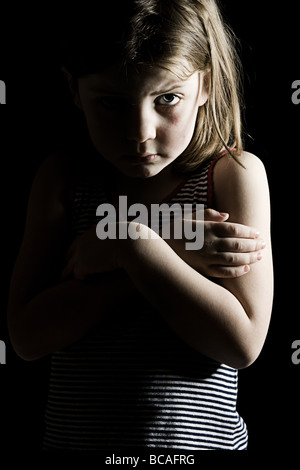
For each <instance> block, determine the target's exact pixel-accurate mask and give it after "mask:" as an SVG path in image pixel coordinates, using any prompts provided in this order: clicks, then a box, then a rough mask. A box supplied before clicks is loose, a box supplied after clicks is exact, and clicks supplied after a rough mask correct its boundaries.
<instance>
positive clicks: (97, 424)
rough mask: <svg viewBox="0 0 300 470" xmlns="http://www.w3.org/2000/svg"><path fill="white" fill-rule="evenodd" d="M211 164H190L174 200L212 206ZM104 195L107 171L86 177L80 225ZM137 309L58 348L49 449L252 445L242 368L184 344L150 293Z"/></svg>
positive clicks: (92, 216) (91, 218) (78, 205)
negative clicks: (242, 404)
mask: <svg viewBox="0 0 300 470" xmlns="http://www.w3.org/2000/svg"><path fill="white" fill-rule="evenodd" d="M214 163H215V161H213V162H211V163H208V164H206V165H205V166H204V167H202V168H201V169H200V170H198V171H197V172H195V173H193V175H192V176H191V177H189V179H188V180H187V181H186V182H185V183H184V184H182V185H181V187H179V188H178V190H177V191H175V193H173V194H172V196H171V198H170V199H169V202H170V203H171V204H173V203H180V204H182V203H198V204H204V205H205V207H209V206H210V204H211V199H212V193H213V191H212V169H213V166H214ZM103 202H109V198H108V194H107V191H106V190H105V184H102V183H101V175H97V174H94V175H93V176H92V177H91V176H89V177H88V178H85V179H84V178H83V181H81V182H80V184H78V187H77V191H76V194H75V202H74V211H73V228H74V231H75V234H77V235H80V234H81V233H82V232H84V231H85V230H86V229H87V228H89V227H91V226H92V225H95V224H96V223H97V222H98V221H99V218H97V217H96V208H97V207H98V205H99V204H101V203H103ZM131 310H133V309H131ZM136 310H137V311H133V312H132V311H131V313H130V315H129V316H128V318H127V319H126V323H121V322H120V323H119V322H114V324H113V325H111V326H110V329H109V328H106V329H102V330H101V328H100V327H99V328H98V330H93V331H91V332H90V333H89V334H88V335H86V336H85V337H83V338H82V339H80V340H79V341H77V342H76V343H75V344H73V345H71V346H69V347H67V348H65V349H64V350H60V351H57V352H56V353H54V354H53V355H52V359H51V370H50V383H49V392H48V400H47V405H46V411H45V434H44V442H43V448H44V450H55V449H62V450H106V451H107V450H109V449H110V450H111V451H112V450H114V451H116V450H122V449H125V448H132V447H134V448H141V449H145V448H165V449H177V450H178V449H179V450H222V449H224V450H242V449H246V448H247V439H248V436H247V427H246V425H245V423H244V421H243V419H242V418H241V417H240V416H239V414H238V412H237V409H236V403H237V389H238V376H237V370H235V369H233V368H231V367H229V366H227V365H224V364H219V363H218V362H216V361H214V360H212V359H210V358H208V357H206V356H203V355H201V354H200V353H198V352H196V351H195V350H193V349H192V348H191V347H189V346H188V345H186V344H185V343H184V342H183V341H182V340H181V339H179V338H178V337H177V336H176V335H175V333H174V332H173V331H171V329H170V328H169V327H168V326H167V324H166V323H165V322H164V321H163V319H162V318H161V316H160V315H159V314H158V313H157V312H156V311H155V310H154V309H153V307H152V306H150V305H149V304H148V303H147V302H146V301H145V303H144V305H143V308H142V306H141V305H140V303H139V308H138V309H136ZM83 315H84V312H83ZM124 315H127V312H126V311H124ZM183 315H184V312H183Z"/></svg>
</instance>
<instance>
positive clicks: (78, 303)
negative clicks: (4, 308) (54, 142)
mask: <svg viewBox="0 0 300 470" xmlns="http://www.w3.org/2000/svg"><path fill="white" fill-rule="evenodd" d="M69 185H70V181H69V177H68V172H67V168H66V167H65V165H64V162H63V159H61V157H60V156H55V157H51V158H49V159H48V160H46V161H45V162H44V164H43V165H42V166H41V168H40V170H39V171H38V173H37V176H36V178H35V181H34V183H33V187H32V191H31V195H30V200H29V204H28V214H27V222H26V228H25V234H24V238H23V242H22V246H21V249H20V252H19V255H18V258H17V261H16V264H15V268H14V271H13V275H12V280H11V286H10V293H9V302H8V327H9V333H10V338H11V342H12V344H13V346H14V348H15V350H16V352H17V353H18V354H19V355H20V356H21V357H23V358H24V359H26V360H32V359H36V358H39V357H42V356H44V355H46V354H49V353H52V352H54V351H56V350H58V349H60V348H63V347H65V346H67V345H69V344H71V343H73V342H74V341H76V340H78V339H79V338H81V337H82V336H83V335H84V334H85V333H86V332H87V331H89V330H90V329H91V328H92V327H93V326H94V325H96V324H97V323H98V322H99V320H100V319H101V318H105V317H106V316H107V314H108V313H109V312H110V311H111V309H112V307H113V305H114V304H115V303H116V302H118V301H119V299H120V298H122V297H123V296H124V295H126V292H127V291H128V289H130V282H129V280H128V279H127V278H126V277H125V276H124V275H120V273H113V276H112V274H106V275H102V276H100V277H96V278H94V279H93V280H90V281H88V280H87V281H84V282H83V281H79V280H76V279H71V280H68V281H65V282H62V283H61V282H60V272H61V269H62V266H63V264H64V257H65V251H66V248H67V245H68V237H69V234H68V222H69V198H68V193H69V191H68V187H69Z"/></svg>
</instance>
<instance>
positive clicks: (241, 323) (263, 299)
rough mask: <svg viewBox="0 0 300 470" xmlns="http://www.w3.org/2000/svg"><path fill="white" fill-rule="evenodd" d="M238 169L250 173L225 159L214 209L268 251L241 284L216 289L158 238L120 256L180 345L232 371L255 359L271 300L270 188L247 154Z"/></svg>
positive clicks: (237, 281)
mask: <svg viewBox="0 0 300 470" xmlns="http://www.w3.org/2000/svg"><path fill="white" fill-rule="evenodd" d="M243 161H244V164H245V166H246V168H247V170H244V169H243V168H241V167H239V166H238V165H237V164H236V163H235V162H234V161H232V160H228V159H227V158H226V159H221V160H220V161H219V162H218V164H217V166H216V175H215V190H216V200H217V207H216V209H218V210H220V211H224V212H227V213H229V214H232V222H238V223H241V224H245V225H249V226H254V227H257V229H258V230H259V231H260V234H261V236H262V238H263V239H264V240H265V241H266V243H267V247H266V249H265V250H264V253H263V259H262V260H261V261H260V262H259V263H256V264H255V265H253V266H251V270H250V272H248V273H247V274H246V275H245V276H241V277H238V278H235V279H222V280H220V281H219V282H218V283H215V282H213V281H211V280H209V279H207V278H205V277H204V276H203V275H201V274H200V273H198V272H196V271H195V270H194V269H193V268H192V267H190V266H189V265H188V264H187V263H185V262H184V261H183V260H182V259H181V258H180V257H179V256H178V255H177V254H176V253H175V252H174V251H173V250H172V249H171V247H169V245H167V243H166V242H165V241H164V240H162V239H161V238H159V237H156V239H138V240H132V241H130V240H128V245H129V250H127V251H125V252H124V251H122V255H121V264H122V266H123V267H124V269H125V270H126V271H127V272H128V274H129V276H130V277H131V279H132V281H133V283H134V284H135V286H136V287H137V288H138V290H139V291H140V292H141V293H142V294H143V295H144V296H145V297H146V298H147V299H148V300H149V301H150V302H151V303H152V304H153V305H154V306H155V307H156V308H157V310H158V311H159V312H160V313H161V314H162V315H163V317H164V318H165V319H166V321H167V322H168V324H169V325H170V326H171V327H172V328H173V329H174V330H175V332H176V333H177V334H178V335H179V336H180V337H181V338H183V339H184V341H186V342H187V343H188V344H190V345H191V346H192V347H193V348H195V349H196V350H198V351H199V352H201V353H203V354H206V355H207V356H210V357H212V358H214V359H215V360H217V361H219V362H224V363H226V364H228V365H230V366H232V367H236V368H243V367H246V366H248V365H249V364H251V363H252V362H253V361H254V360H255V359H256V358H257V356H258V355H259V353H260V350H261V348H262V346H263V343H264V340H265V337H266V334H267V330H268V325H269V321H270V315H271V309H272V299H273V271H272V255H271V241H270V211H269V193H268V185H267V180H266V176H265V172H264V169H263V167H262V165H261V163H260V162H259V160H258V159H256V157H254V156H250V155H249V154H245V155H244V156H243ZM221 163H222V165H221ZM142 230H145V231H148V232H149V231H150V229H148V228H147V227H142Z"/></svg>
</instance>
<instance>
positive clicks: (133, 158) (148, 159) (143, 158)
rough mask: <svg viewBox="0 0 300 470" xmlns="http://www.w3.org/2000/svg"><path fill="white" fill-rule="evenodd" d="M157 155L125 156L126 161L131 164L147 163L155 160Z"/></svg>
mask: <svg viewBox="0 0 300 470" xmlns="http://www.w3.org/2000/svg"><path fill="white" fill-rule="evenodd" d="M157 157H158V155H157V154H144V155H126V157H125V158H126V159H128V160H130V161H131V162H133V163H149V162H154V161H155V160H156V159H157Z"/></svg>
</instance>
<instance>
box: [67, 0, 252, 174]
mask: <svg viewBox="0 0 300 470" xmlns="http://www.w3.org/2000/svg"><path fill="white" fill-rule="evenodd" d="M117 3H118V6H117V5H116V1H115V2H110V4H113V7H114V9H112V8H111V7H109V6H106V7H105V8H106V11H104V12H103V15H102V17H103V19H104V21H107V17H108V16H109V15H112V19H113V23H112V24H113V25H115V27H110V28H109V32H108V33H107V28H106V29H105V50H104V49H103V52H102V55H101V54H99V44H101V38H100V37H99V31H101V25H99V16H98V17H97V24H96V29H95V31H97V38H96V39H95V37H94V36H93V37H92V40H90V41H89V42H88V43H87V44H86V46H87V47H86V48H84V47H83V46H82V44H81V45H80V51H81V57H80V59H81V60H79V61H78V60H77V65H78V63H79V64H80V67H81V69H80V67H79V69H78V70H77V71H76V70H75V74H76V73H77V75H80V74H83V73H86V71H91V69H93V70H96V69H98V70H99V69H100V68H102V67H104V66H105V64H108V62H109V61H110V62H112V61H114V60H116V59H118V60H120V59H121V62H122V64H123V68H124V69H126V68H127V67H133V66H134V67H136V68H137V69H138V68H139V67H143V66H144V65H147V66H149V65H150V66H151V65H155V66H160V67H163V68H166V69H168V70H170V71H172V72H173V73H175V74H176V75H179V76H181V77H182V76H183V75H184V76H188V75H189V74H191V73H193V72H195V71H201V72H204V74H205V80H206V86H207V87H208V91H209V97H208V100H207V102H206V103H205V104H204V105H203V106H201V107H200V108H199V112H198V116H197V122H196V126H195V131H194V134H193V138H192V140H191V142H190V144H189V146H188V148H187V149H186V150H185V151H184V152H183V154H182V155H181V156H180V157H178V159H177V160H176V162H175V169H176V170H178V171H180V172H188V171H193V170H194V169H196V168H197V167H198V166H199V165H201V164H203V163H204V162H206V161H208V160H209V159H212V158H213V157H214V156H216V155H218V154H219V153H220V152H221V151H222V150H223V149H227V151H228V152H229V153H230V154H231V155H232V157H233V158H234V159H235V160H237V161H238V159H237V158H236V157H237V156H238V155H240V153H241V151H242V147H243V144H242V137H241V135H242V125H241V67H240V61H239V58H238V56H237V53H236V49H235V36H234V34H233V33H232V31H231V30H230V28H229V27H228V26H227V25H226V24H225V22H224V21H223V19H222V17H221V13H220V10H219V8H218V5H217V3H216V0H117ZM118 7H120V10H118ZM91 30H92V27H91V26H90V25H89V34H90V31H91ZM81 39H83V38H81ZM84 39H85V40H86V37H85V38H84ZM94 45H97V47H96V49H95V51H94V52H93V50H92V49H93V46H94ZM77 52H78V51H77ZM69 57H70V55H69ZM73 57H74V54H73ZM87 58H88V59H87ZM91 58H92V60H91ZM95 58H97V59H96V60H95ZM77 59H78V57H77ZM182 59H185V62H187V63H189V64H190V66H191V68H192V70H191V69H190V68H189V69H184V68H183V65H182V64H183V61H182ZM88 61H90V63H88ZM100 64H101V65H100ZM73 65H74V64H73ZM66 66H67V68H68V64H66ZM69 68H70V67H69ZM71 68H72V63H71ZM71 72H72V70H71ZM233 149H234V150H233Z"/></svg>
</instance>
